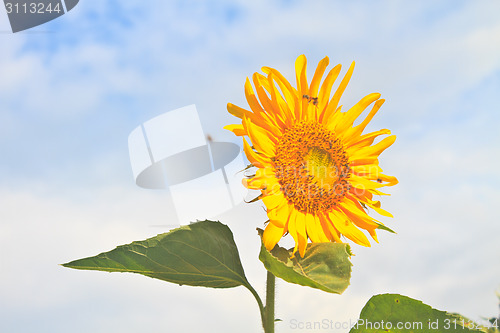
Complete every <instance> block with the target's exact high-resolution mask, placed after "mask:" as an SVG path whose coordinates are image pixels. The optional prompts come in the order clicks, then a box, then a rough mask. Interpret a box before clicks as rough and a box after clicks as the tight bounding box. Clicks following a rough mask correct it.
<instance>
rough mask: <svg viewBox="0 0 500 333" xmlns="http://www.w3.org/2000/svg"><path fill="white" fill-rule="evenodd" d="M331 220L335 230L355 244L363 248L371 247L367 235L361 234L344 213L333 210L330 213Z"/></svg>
mask: <svg viewBox="0 0 500 333" xmlns="http://www.w3.org/2000/svg"><path fill="white" fill-rule="evenodd" d="M329 215H330V219H331V220H332V222H333V224H334V225H335V228H337V229H338V230H339V232H340V233H341V234H342V235H344V236H346V237H347V238H349V239H350V240H352V241H353V242H355V243H356V244H359V245H363V246H370V241H368V238H366V236H365V234H364V233H363V232H361V230H359V229H358V228H357V227H356V226H355V225H354V224H353V223H352V222H351V221H350V220H349V218H348V217H347V216H345V214H344V213H342V212H339V211H335V210H332V211H331V212H330V213H329Z"/></svg>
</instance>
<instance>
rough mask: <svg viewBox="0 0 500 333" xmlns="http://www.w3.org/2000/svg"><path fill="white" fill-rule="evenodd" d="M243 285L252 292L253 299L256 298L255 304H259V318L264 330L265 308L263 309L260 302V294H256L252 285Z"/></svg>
mask: <svg viewBox="0 0 500 333" xmlns="http://www.w3.org/2000/svg"><path fill="white" fill-rule="evenodd" d="M245 287H247V289H248V290H250V292H251V293H252V295H253V297H255V300H257V304H258V305H259V310H260V319H261V320H262V326H264V330H265V324H264V323H265V322H266V319H265V312H264V311H265V310H264V304H262V300H261V299H260V296H259V294H257V292H256V291H255V289H253V288H252V286H251V285H250V284H246V285H245ZM264 332H267V331H264Z"/></svg>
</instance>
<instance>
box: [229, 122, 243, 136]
mask: <svg viewBox="0 0 500 333" xmlns="http://www.w3.org/2000/svg"><path fill="white" fill-rule="evenodd" d="M224 129H226V130H228V131H231V132H233V133H234V135H236V136H245V135H247V132H246V131H245V128H244V127H243V125H241V124H236V125H226V126H224Z"/></svg>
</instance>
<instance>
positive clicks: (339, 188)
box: [225, 55, 398, 257]
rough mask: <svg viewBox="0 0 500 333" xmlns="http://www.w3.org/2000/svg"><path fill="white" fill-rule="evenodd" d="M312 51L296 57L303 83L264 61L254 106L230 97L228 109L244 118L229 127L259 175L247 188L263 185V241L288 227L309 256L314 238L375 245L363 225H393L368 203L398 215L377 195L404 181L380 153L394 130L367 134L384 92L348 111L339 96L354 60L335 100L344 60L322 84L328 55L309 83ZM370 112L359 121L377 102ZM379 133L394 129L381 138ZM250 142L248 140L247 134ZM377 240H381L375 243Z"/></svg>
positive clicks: (249, 91)
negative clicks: (389, 171)
mask: <svg viewBox="0 0 500 333" xmlns="http://www.w3.org/2000/svg"><path fill="white" fill-rule="evenodd" d="M306 63H307V61H306V57H305V56H304V55H301V56H299V57H298V58H297V60H296V62H295V71H296V80H297V88H294V87H292V85H291V84H290V83H289V82H288V81H287V80H286V79H285V78H284V77H283V75H282V74H281V73H280V72H278V71H277V70H275V69H273V68H269V67H263V68H262V71H263V72H264V73H265V74H266V75H262V74H259V73H255V74H254V75H253V77H252V80H253V84H254V86H255V91H256V93H255V92H254V90H253V88H252V85H251V83H250V80H249V79H248V78H247V80H246V82H245V96H246V99H247V101H248V104H249V106H250V109H251V111H249V110H245V109H243V108H240V107H238V106H236V105H233V104H231V103H229V104H228V111H229V113H231V114H232V115H234V116H236V117H238V118H240V119H241V120H242V122H241V124H236V125H228V126H226V127H225V128H226V129H228V130H230V131H232V132H233V133H234V134H235V135H237V136H243V148H244V151H245V154H246V156H247V158H248V160H249V161H250V163H251V166H253V167H256V168H257V169H256V172H255V174H254V175H252V176H249V177H248V178H247V179H244V180H243V183H244V185H245V186H246V187H247V188H248V189H254V190H260V191H261V194H260V195H259V197H258V199H262V201H263V202H264V204H265V206H266V208H267V216H268V217H269V223H268V224H267V226H266V228H265V230H264V234H263V243H264V245H265V247H266V248H267V249H268V250H271V249H272V248H273V247H274V246H275V245H276V244H277V243H278V241H279V240H280V239H281V238H282V237H283V236H284V235H285V234H286V233H287V232H288V233H289V234H290V235H291V236H292V237H293V239H294V241H295V248H294V251H293V253H295V252H296V251H297V250H298V251H299V254H300V256H302V257H303V256H304V253H305V250H306V246H307V243H308V239H310V240H311V242H313V243H316V242H330V241H331V242H342V241H341V237H342V236H344V237H346V238H348V239H350V240H351V241H353V242H355V243H357V244H360V245H364V246H370V242H369V240H368V238H367V237H366V235H365V233H363V232H362V231H361V230H360V229H364V230H366V231H367V232H368V233H369V234H370V236H371V237H372V238H373V239H374V240H375V241H377V235H376V232H375V230H376V229H385V230H389V231H391V230H390V229H388V228H387V227H385V226H384V225H383V224H381V223H380V222H379V221H377V220H375V219H374V218H372V217H370V216H369V215H368V214H367V209H368V207H370V208H372V209H373V210H375V211H376V212H378V213H379V214H381V215H384V216H390V217H392V215H391V214H390V213H388V212H387V211H385V210H383V209H381V208H380V201H376V200H374V199H373V195H374V194H375V195H386V194H385V193H382V192H381V191H380V190H379V189H380V188H381V187H384V186H392V185H395V184H397V183H398V180H397V179H396V178H395V177H393V176H387V175H385V174H382V169H381V168H380V167H379V163H378V156H379V155H380V153H382V152H383V151H384V150H385V149H386V148H387V147H389V146H390V145H392V144H393V143H394V140H395V139H396V136H395V135H390V133H391V132H390V131H389V130H388V129H382V130H379V131H376V132H372V133H367V134H363V131H364V129H365V127H366V126H367V125H368V123H369V122H370V120H371V119H372V118H373V116H374V115H375V114H376V113H377V111H378V110H379V109H380V107H381V106H382V104H383V103H384V100H383V99H380V94H378V93H372V94H369V95H367V96H365V97H363V98H362V99H361V100H360V101H359V102H358V103H356V104H355V105H354V106H353V107H351V108H350V109H349V110H348V111H347V112H342V111H341V107H342V106H339V100H340V97H341V96H342V93H343V92H344V90H345V89H346V86H347V84H348V82H349V80H350V78H351V76H352V72H353V70H354V62H353V63H352V65H351V66H350V68H349V70H348V71H347V73H346V74H345V76H344V78H343V79H342V81H341V82H340V84H339V86H338V88H337V90H336V91H335V93H334V94H333V97H332V98H331V99H330V95H331V90H332V86H333V84H334V82H335V80H336V79H337V77H338V76H339V73H340V69H341V66H340V65H337V66H335V67H333V68H332V69H331V70H330V71H329V73H328V74H327V76H326V78H325V79H324V81H323V83H322V84H321V85H320V82H321V79H322V77H323V75H324V73H325V70H326V68H327V66H328V63H329V60H328V57H325V58H324V59H322V60H321V61H320V62H319V64H318V67H317V68H316V71H315V73H314V76H313V78H312V81H311V84H310V85H308V82H307V78H306ZM372 103H373V106H372V108H371V110H370V112H369V113H368V115H367V116H366V118H365V119H364V120H363V121H362V122H361V123H359V124H358V125H356V126H354V121H355V120H356V119H357V118H358V117H359V116H360V114H361V113H362V112H363V111H364V110H365V109H366V108H367V107H368V106H370V105H371V104H372ZM380 135H389V136H386V137H385V138H384V139H382V140H381V141H379V142H378V143H376V144H373V143H374V140H375V139H376V138H377V137H379V136H380ZM244 136H247V137H248V138H249V139H250V140H251V144H252V145H250V144H249V143H248V142H247V141H246V140H245V138H244ZM377 242H378V241H377Z"/></svg>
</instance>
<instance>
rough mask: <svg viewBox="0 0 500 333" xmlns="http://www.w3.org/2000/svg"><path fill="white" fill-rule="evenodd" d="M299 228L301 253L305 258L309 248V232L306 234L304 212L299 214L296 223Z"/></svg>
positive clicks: (298, 237) (298, 236)
mask: <svg viewBox="0 0 500 333" xmlns="http://www.w3.org/2000/svg"><path fill="white" fill-rule="evenodd" d="M295 226H296V228H297V240H298V242H299V253H300V256H301V257H302V258H303V257H304V254H305V253H306V247H307V232H306V215H305V214H304V213H302V212H297V217H296V221H295Z"/></svg>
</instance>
